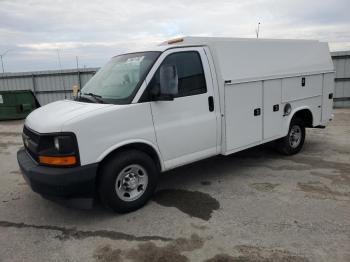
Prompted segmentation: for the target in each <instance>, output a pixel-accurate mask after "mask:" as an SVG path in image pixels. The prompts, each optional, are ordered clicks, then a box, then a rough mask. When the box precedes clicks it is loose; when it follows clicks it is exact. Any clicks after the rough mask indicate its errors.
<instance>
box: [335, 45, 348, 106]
mask: <svg viewBox="0 0 350 262" xmlns="http://www.w3.org/2000/svg"><path fill="white" fill-rule="evenodd" d="M332 59H333V63H334V68H335V71H336V74H335V90H334V106H335V107H350V51H342V52H333V53H332Z"/></svg>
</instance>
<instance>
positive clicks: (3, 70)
mask: <svg viewBox="0 0 350 262" xmlns="http://www.w3.org/2000/svg"><path fill="white" fill-rule="evenodd" d="M9 51H11V49H8V50H6V51H5V52H4V53H2V54H0V58H1V67H2V73H5V69H4V61H3V60H2V58H3V57H4V56H5V55H6V54H7V53H8V52H9Z"/></svg>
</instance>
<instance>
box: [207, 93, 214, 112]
mask: <svg viewBox="0 0 350 262" xmlns="http://www.w3.org/2000/svg"><path fill="white" fill-rule="evenodd" d="M208 105H209V111H210V112H213V111H214V98H213V97H212V96H209V97H208Z"/></svg>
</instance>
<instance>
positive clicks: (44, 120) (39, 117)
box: [25, 100, 113, 133]
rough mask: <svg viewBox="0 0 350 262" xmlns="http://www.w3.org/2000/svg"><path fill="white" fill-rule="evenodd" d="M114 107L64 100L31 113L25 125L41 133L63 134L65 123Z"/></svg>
mask: <svg viewBox="0 0 350 262" xmlns="http://www.w3.org/2000/svg"><path fill="white" fill-rule="evenodd" d="M110 106H113V105H111V104H95V103H83V102H77V101H72V100H62V101H57V102H53V103H50V104H47V105H45V106H42V107H40V108H38V109H36V110H34V111H33V112H31V113H30V114H29V115H28V116H27V118H26V120H25V125H26V126H27V127H28V128H30V129H32V130H34V131H36V132H39V133H52V132H61V131H62V126H63V125H64V123H65V122H67V121H69V120H71V119H73V118H75V117H77V116H81V115H84V114H87V113H89V112H91V111H95V110H100V109H102V108H106V107H110Z"/></svg>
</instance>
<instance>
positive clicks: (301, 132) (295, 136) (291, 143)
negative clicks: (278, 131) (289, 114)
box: [277, 118, 305, 155]
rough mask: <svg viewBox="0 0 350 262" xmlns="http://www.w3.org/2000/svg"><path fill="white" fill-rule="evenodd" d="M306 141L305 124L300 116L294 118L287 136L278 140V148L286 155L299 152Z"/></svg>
mask: <svg viewBox="0 0 350 262" xmlns="http://www.w3.org/2000/svg"><path fill="white" fill-rule="evenodd" d="M304 141H305V124H304V122H303V120H301V119H300V118H293V119H292V121H291V123H290V126H289V131H288V134H287V136H285V137H283V138H281V139H279V140H278V141H277V149H278V151H279V152H280V153H282V154H284V155H294V154H296V153H298V152H299V151H300V150H301V149H302V147H303V145H304Z"/></svg>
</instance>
